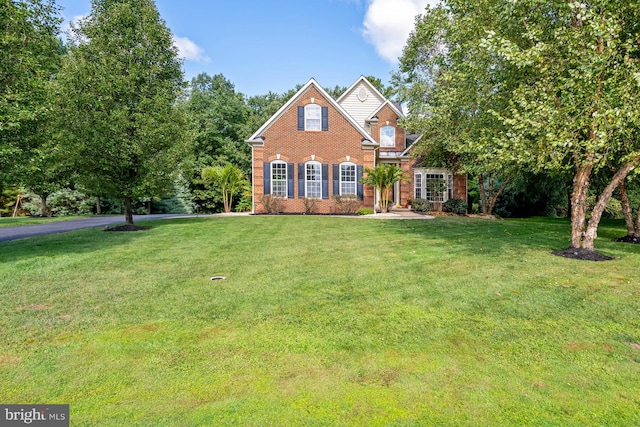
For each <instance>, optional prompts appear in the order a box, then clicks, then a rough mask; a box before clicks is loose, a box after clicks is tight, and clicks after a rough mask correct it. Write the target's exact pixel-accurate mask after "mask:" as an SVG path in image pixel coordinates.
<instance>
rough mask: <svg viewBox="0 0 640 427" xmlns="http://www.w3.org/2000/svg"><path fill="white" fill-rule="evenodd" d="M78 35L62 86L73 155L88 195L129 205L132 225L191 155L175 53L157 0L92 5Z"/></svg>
mask: <svg viewBox="0 0 640 427" xmlns="http://www.w3.org/2000/svg"><path fill="white" fill-rule="evenodd" d="M72 32H73V38H72V44H71V47H70V54H69V56H68V58H67V59H66V61H65V62H64V64H63V68H62V70H61V72H60V75H59V79H58V80H59V83H60V84H59V90H60V94H59V96H60V99H61V108H62V110H63V111H64V112H66V117H67V120H66V121H65V122H64V123H61V126H63V127H64V129H65V131H66V134H65V140H66V141H67V146H66V149H67V154H68V156H69V158H70V161H72V163H73V165H74V167H75V169H76V171H77V174H78V177H77V180H78V181H79V183H80V184H82V185H83V186H84V188H86V189H87V190H88V191H89V192H91V193H92V194H94V195H98V196H108V197H114V198H123V199H124V205H125V218H126V223H127V224H128V225H132V224H133V210H132V201H133V200H136V199H139V198H143V197H151V196H154V195H158V194H160V193H162V192H163V191H166V190H168V189H170V188H171V184H172V182H173V176H172V175H173V172H174V171H175V170H176V165H177V164H179V162H180V160H181V159H182V158H183V157H184V152H185V150H186V149H187V148H188V145H187V142H188V141H187V139H186V132H185V120H184V117H183V115H182V114H181V110H180V109H178V108H176V105H175V104H176V99H177V98H178V96H179V95H180V94H181V92H182V89H183V79H182V69H181V62H180V60H179V59H178V56H177V49H176V48H175V47H174V45H173V42H172V37H171V33H170V31H169V29H168V28H167V26H166V25H165V23H164V21H163V20H162V19H161V18H160V15H159V13H158V10H157V8H156V6H155V4H154V2H153V1H152V0H93V1H92V3H91V12H90V14H89V16H88V17H87V18H85V19H83V20H81V21H80V22H79V23H78V25H77V26H75V27H74V28H72Z"/></svg>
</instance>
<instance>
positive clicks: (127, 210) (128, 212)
mask: <svg viewBox="0 0 640 427" xmlns="http://www.w3.org/2000/svg"><path fill="white" fill-rule="evenodd" d="M124 219H125V223H126V224H127V225H133V209H132V208H131V197H129V196H126V197H125V198H124Z"/></svg>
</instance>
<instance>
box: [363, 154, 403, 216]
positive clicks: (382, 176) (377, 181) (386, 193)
mask: <svg viewBox="0 0 640 427" xmlns="http://www.w3.org/2000/svg"><path fill="white" fill-rule="evenodd" d="M364 173H365V176H363V177H362V178H361V180H360V181H361V182H362V183H363V184H367V185H370V186H372V187H373V188H375V189H376V190H378V191H379V192H380V196H381V200H380V211H381V212H383V213H385V212H388V211H389V197H390V196H391V188H392V187H393V186H394V184H395V183H396V182H399V181H406V180H407V177H406V176H405V174H404V172H403V171H402V169H401V168H400V167H399V166H396V165H390V164H387V163H381V164H379V165H377V166H376V167H375V168H373V169H371V168H365V169H364Z"/></svg>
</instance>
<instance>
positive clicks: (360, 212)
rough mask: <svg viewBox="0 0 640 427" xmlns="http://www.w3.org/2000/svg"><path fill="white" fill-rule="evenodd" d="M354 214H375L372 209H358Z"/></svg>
mask: <svg viewBox="0 0 640 427" xmlns="http://www.w3.org/2000/svg"><path fill="white" fill-rule="evenodd" d="M356 213H357V214H358V215H373V214H374V213H375V212H374V211H373V209H372V208H360V209H358V211H357V212H356Z"/></svg>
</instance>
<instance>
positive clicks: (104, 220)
mask: <svg viewBox="0 0 640 427" xmlns="http://www.w3.org/2000/svg"><path fill="white" fill-rule="evenodd" d="M195 216H196V215H187V214H184V215H176V214H152V215H134V216H133V221H134V222H136V221H144V220H150V219H166V218H186V217H195ZM113 224H124V216H121V215H119V216H97V217H92V218H82V219H71V220H68V221H55V222H50V223H48V224H33V225H18V226H14V227H0V242H5V241H8V240H17V239H24V238H26V237H34V236H42V235H45V234H56V233H66V232H67V231H73V230H80V229H82V228H93V227H105V226H107V225H113Z"/></svg>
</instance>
